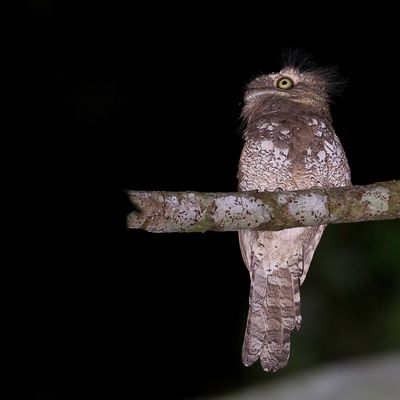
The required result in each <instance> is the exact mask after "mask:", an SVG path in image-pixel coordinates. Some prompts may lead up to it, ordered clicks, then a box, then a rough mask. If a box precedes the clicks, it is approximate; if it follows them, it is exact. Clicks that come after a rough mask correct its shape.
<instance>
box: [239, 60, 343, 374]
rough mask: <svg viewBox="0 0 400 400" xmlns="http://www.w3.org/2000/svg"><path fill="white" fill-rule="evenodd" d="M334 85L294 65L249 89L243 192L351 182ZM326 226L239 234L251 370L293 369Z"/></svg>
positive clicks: (246, 361)
mask: <svg viewBox="0 0 400 400" xmlns="http://www.w3.org/2000/svg"><path fill="white" fill-rule="evenodd" d="M334 83H335V82H334V80H332V79H331V77H330V75H329V74H328V73H327V70H325V71H323V70H302V69H300V68H298V67H296V66H293V65H290V66H286V67H285V68H283V69H282V70H281V71H280V72H278V73H273V74H270V75H261V76H259V77H258V78H256V79H255V80H253V81H252V82H251V83H250V84H249V85H248V86H247V90H246V93H245V99H244V101H245V104H244V107H243V112H242V114H243V118H244V120H245V122H246V128H245V131H244V139H245V144H244V147H243V150H242V154H241V158H240V163H239V172H238V179H239V189H240V190H260V191H276V190H297V189H307V188H311V187H332V186H345V185H348V184H350V170H349V166H348V163H347V160H346V156H345V154H344V151H343V149H342V146H341V144H340V142H339V139H338V138H337V136H336V135H335V132H334V130H333V128H332V124H331V116H330V111H329V91H330V89H331V88H332V87H333V86H334ZM324 228H325V227H324V226H315V227H307V228H293V229H285V230H282V231H278V232H252V231H240V232H239V241H240V248H241V252H242V256H243V259H244V262H245V264H246V266H247V268H248V269H249V272H250V279H251V289H250V304H249V315H248V320H247V328H246V334H245V338H244V343H243V363H244V364H245V365H246V366H249V365H251V364H253V363H254V362H255V361H256V360H257V359H260V361H261V365H262V367H263V369H264V370H266V371H276V370H277V369H279V368H282V367H284V366H285V365H286V364H287V362H288V359H289V354H290V331H292V330H293V329H294V328H297V329H299V328H300V324H301V314H300V285H301V284H302V283H303V281H304V278H305V276H306V274H307V271H308V268H309V265H310V262H311V259H312V256H313V254H314V251H315V248H316V246H317V244H318V242H319V240H320V238H321V235H322V233H323V230H324Z"/></svg>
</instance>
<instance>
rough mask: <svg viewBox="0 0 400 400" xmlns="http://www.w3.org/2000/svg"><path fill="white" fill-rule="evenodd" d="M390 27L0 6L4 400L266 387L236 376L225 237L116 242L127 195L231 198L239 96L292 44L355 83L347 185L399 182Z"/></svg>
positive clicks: (230, 264) (383, 17)
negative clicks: (7, 397) (183, 193)
mask: <svg viewBox="0 0 400 400" xmlns="http://www.w3.org/2000/svg"><path fill="white" fill-rule="evenodd" d="M390 14H391V13H390V12H387V10H384V9H383V8H382V9H379V10H376V9H370V10H368V9H366V8H365V6H363V10H362V11H361V10H354V11H350V10H348V9H345V8H343V9H335V10H329V9H328V8H327V9H323V8H321V9H305V8H304V7H303V6H302V5H298V6H296V7H293V6H290V5H279V4H275V5H274V7H272V6H270V5H269V4H265V7H263V8H262V9H260V8H250V7H249V8H247V9H245V8H242V7H239V6H233V5H231V6H229V8H226V9H223V10H216V9H212V8H210V9H208V10H205V9H202V8H200V7H196V6H192V7H190V8H189V7H187V6H183V5H182V6H179V7H178V6H176V7H174V6H172V5H171V4H168V5H164V6H163V7H160V6H158V5H155V4H154V5H152V6H149V7H148V9H147V10H143V9H139V8H134V7H133V6H130V7H128V6H126V5H125V6H122V5H121V4H119V3H112V4H111V3H109V4H107V5H102V4H101V3H97V4H89V3H83V2H77V3H72V2H67V1H58V2H52V1H45V0H43V1H39V0H38V1H31V2H28V3H23V5H22V4H18V5H14V4H13V3H10V5H9V6H6V7H5V9H3V12H2V13H1V17H0V20H1V25H2V27H3V33H2V38H1V59H2V63H1V69H2V71H1V72H2V74H1V96H2V99H3V106H2V111H3V113H2V114H3V115H2V121H3V124H2V129H1V139H0V140H1V178H2V181H3V187H4V188H5V189H6V190H5V193H4V195H3V196H2V197H3V201H5V205H4V206H3V207H2V213H3V218H2V220H3V233H4V234H5V235H4V236H5V237H6V238H5V240H3V245H4V252H3V254H4V260H5V261H4V263H2V264H3V273H4V275H3V278H2V286H3V287H4V290H3V293H4V301H3V307H2V310H3V311H2V313H3V324H2V326H3V327H2V329H3V331H5V332H6V337H7V339H6V340H4V341H3V347H4V350H5V352H6V353H7V355H9V356H8V357H6V358H5V363H6V369H7V371H8V372H7V375H6V382H7V385H5V386H4V388H6V389H7V390H11V393H12V396H16V398H40V399H42V398H43V399H48V398H49V399H50V398H60V399H63V398H77V397H85V398H87V397H88V396H90V397H92V396H94V395H96V396H101V395H105V396H115V395H122V394H127V395H128V396H131V397H133V396H134V395H135V394H137V392H138V391H139V390H145V391H146V393H147V395H146V396H145V397H146V398H147V397H149V396H150V395H152V394H157V393H158V394H160V395H163V396H164V397H166V398H190V397H195V396H199V395H209V394H215V393H218V392H221V391H224V390H225V389H226V388H236V387H239V386H240V385H242V384H249V383H251V382H252V381H253V380H254V379H259V378H260V375H258V372H257V373H252V372H249V371H252V369H246V368H244V367H243V366H242V365H241V361H240V350H241V349H240V347H241V340H242V335H243V330H244V324H245V318H246V312H247V295H248V276H247V271H246V269H245V267H244V265H243V264H242V261H241V257H240V252H239V247H238V244H237V237H236V234H235V233H224V234H221V233H207V234H168V235H167V234H166V235H155V234H149V233H146V232H137V231H127V230H125V229H124V221H125V216H126V214H127V213H128V212H129V211H130V210H131V207H130V205H129V204H128V202H127V200H126V198H125V196H124V192H123V190H122V189H143V190H197V191H234V190H235V189H236V169H237V162H238V158H239V154H240V150H241V145H242V141H241V137H240V130H241V126H240V124H241V121H240V118H239V116H240V109H241V101H242V95H243V89H244V86H245V84H246V83H247V82H248V81H249V80H250V79H251V78H253V77H255V76H257V75H258V74H259V73H262V72H270V71H276V70H278V69H279V64H278V63H277V62H276V60H277V59H278V57H279V54H280V52H281V50H282V49H283V48H284V47H292V48H301V49H303V50H305V51H308V52H310V53H311V54H313V55H314V57H315V59H316V60H317V61H318V62H319V63H321V64H322V65H332V64H334V65H337V66H338V67H339V70H340V72H341V74H342V76H343V77H344V78H346V79H347V80H348V85H347V89H346V91H345V93H344V94H343V96H342V97H339V98H336V99H335V103H334V104H333V106H332V113H333V116H334V125H335V127H336V131H337V133H338V135H339V137H340V139H341V141H342V143H343V146H344V148H345V150H346V153H347V154H348V159H349V162H350V166H351V168H352V176H353V183H355V184H363V183H372V182H375V181H383V180H390V179H396V178H397V179H399V177H400V167H399V162H398V141H397V137H398V135H399V128H398V123H397V117H398V116H397V114H398V101H397V93H398V77H397V70H398V61H397V60H396V59H397V57H398V48H397V43H396V39H395V28H396V27H395V25H393V23H392V21H391V19H390ZM380 24H381V25H380ZM253 369H259V366H257V367H256V366H255V367H253ZM35 396H36V397H35Z"/></svg>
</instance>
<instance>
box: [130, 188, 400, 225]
mask: <svg viewBox="0 0 400 400" xmlns="http://www.w3.org/2000/svg"><path fill="white" fill-rule="evenodd" d="M127 194H128V196H129V199H130V201H131V202H132V204H133V205H134V207H135V209H136V210H137V211H134V212H132V213H130V214H129V216H128V220H127V226H128V228H133V229H144V230H146V231H149V232H205V231H238V230H245V229H250V230H268V231H271V230H281V229H286V228H293V227H296V226H312V225H322V224H340V223H346V222H360V221H375V220H384V219H397V218H400V181H390V182H379V183H374V184H371V185H366V186H347V187H336V188H329V189H321V188H314V189H309V190H298V191H293V192H256V191H252V192H232V193H198V192H159V191H157V192H144V191H128V192H127Z"/></svg>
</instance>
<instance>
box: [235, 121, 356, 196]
mask: <svg viewBox="0 0 400 400" xmlns="http://www.w3.org/2000/svg"><path fill="white" fill-rule="evenodd" d="M256 129H257V131H256V132H255V134H254V135H252V134H251V132H248V133H247V140H246V143H245V145H244V147H243V151H242V155H241V159H240V163H239V173H238V178H239V188H240V189H241V190H277V189H282V190H298V189H307V188H310V187H315V186H320V187H326V186H343V185H345V184H349V183H350V175H349V168H348V164H347V160H346V157H345V154H344V151H343V148H342V146H341V144H340V141H339V139H338V138H337V136H336V135H335V133H334V131H333V129H332V127H330V126H328V125H327V124H325V123H324V122H322V121H318V120H317V119H315V118H310V119H309V120H308V121H306V123H302V124H288V125H286V124H279V123H277V122H275V123H268V122H265V123H260V124H258V126H257V127H256Z"/></svg>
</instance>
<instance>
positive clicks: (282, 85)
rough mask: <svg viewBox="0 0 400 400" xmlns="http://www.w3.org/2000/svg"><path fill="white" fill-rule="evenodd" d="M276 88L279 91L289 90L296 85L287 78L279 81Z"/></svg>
mask: <svg viewBox="0 0 400 400" xmlns="http://www.w3.org/2000/svg"><path fill="white" fill-rule="evenodd" d="M276 86H277V88H278V89H282V90H289V89H291V88H292V87H293V86H294V83H293V81H292V80H291V79H290V78H286V77H285V78H281V79H279V80H278V82H277V83H276Z"/></svg>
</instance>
